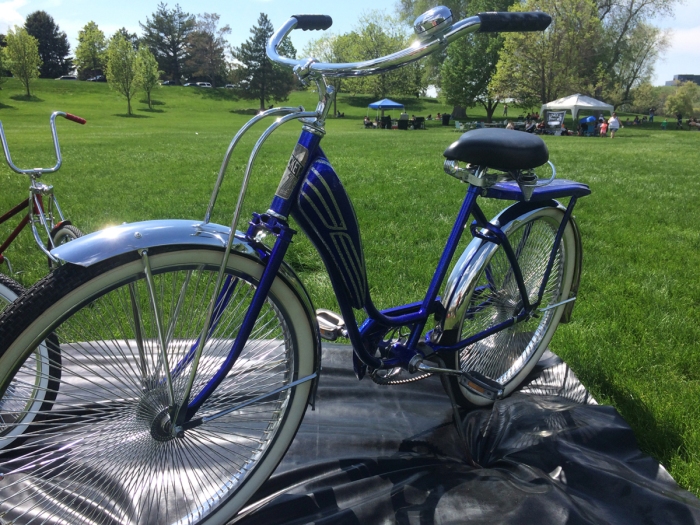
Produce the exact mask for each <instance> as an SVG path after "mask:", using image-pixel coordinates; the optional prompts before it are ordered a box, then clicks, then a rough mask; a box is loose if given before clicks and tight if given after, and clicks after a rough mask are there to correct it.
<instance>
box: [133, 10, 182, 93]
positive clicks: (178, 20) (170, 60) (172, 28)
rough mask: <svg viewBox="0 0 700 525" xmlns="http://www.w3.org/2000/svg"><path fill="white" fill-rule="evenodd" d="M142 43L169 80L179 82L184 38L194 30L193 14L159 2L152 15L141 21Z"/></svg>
mask: <svg viewBox="0 0 700 525" xmlns="http://www.w3.org/2000/svg"><path fill="white" fill-rule="evenodd" d="M139 25H140V26H141V29H143V37H142V39H143V42H144V43H145V44H146V45H147V46H148V48H149V49H150V50H151V53H153V55H154V56H155V57H156V60H157V61H158V67H160V69H162V70H163V72H164V74H165V76H167V77H168V78H169V79H171V80H177V81H179V80H180V79H181V78H182V75H183V69H184V65H185V61H186V60H187V58H188V48H187V47H188V46H187V37H188V35H189V34H190V33H191V32H192V31H194V29H195V17H194V16H193V15H191V14H189V13H185V12H184V11H182V9H181V8H180V6H179V5H178V4H176V5H175V7H174V8H173V9H168V4H165V3H160V4H158V8H157V9H156V12H155V13H153V15H152V17H151V18H146V23H145V24H141V23H140V22H139Z"/></svg>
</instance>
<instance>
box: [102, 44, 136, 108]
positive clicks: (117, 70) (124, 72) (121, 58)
mask: <svg viewBox="0 0 700 525" xmlns="http://www.w3.org/2000/svg"><path fill="white" fill-rule="evenodd" d="M136 63H137V58H136V50H135V49H134V46H133V45H132V44H131V42H129V41H128V40H127V39H126V38H124V37H123V36H122V35H121V34H120V33H116V34H115V35H114V36H113V37H112V39H111V40H110V41H109V46H108V47H107V82H109V85H110V87H111V88H112V89H114V90H115V91H116V92H117V93H119V94H121V95H123V96H124V97H126V103H127V110H128V114H129V115H131V99H132V97H133V96H134V93H136V89H137V88H138V81H137V78H136V74H137V73H136V69H137V64H136Z"/></svg>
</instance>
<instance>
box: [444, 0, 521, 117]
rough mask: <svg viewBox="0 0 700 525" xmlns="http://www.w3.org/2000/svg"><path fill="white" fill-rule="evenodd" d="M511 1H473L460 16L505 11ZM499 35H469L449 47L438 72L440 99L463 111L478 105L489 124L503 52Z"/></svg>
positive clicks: (501, 37) (493, 109)
mask: <svg viewBox="0 0 700 525" xmlns="http://www.w3.org/2000/svg"><path fill="white" fill-rule="evenodd" d="M514 1H515V0H473V1H472V2H470V4H469V8H468V10H467V11H466V12H465V13H464V16H472V15H475V14H477V13H480V12H485V11H507V10H508V8H509V7H510V6H511V5H512V4H513V2H514ZM503 40H504V37H503V35H502V34H500V33H477V34H474V33H472V34H470V35H467V36H466V37H464V38H460V39H459V40H457V41H455V42H453V43H452V44H450V45H449V46H448V48H447V57H446V58H445V60H444V62H443V63H442V67H441V68H440V77H441V88H442V89H441V95H442V96H444V97H445V99H446V100H447V102H448V103H449V104H453V105H455V106H461V107H463V108H466V107H472V106H474V105H476V104H477V103H478V104H481V105H482V106H483V107H484V109H485V110H486V119H487V121H488V122H491V118H492V116H493V113H494V111H495V110H496V107H497V106H498V103H499V100H500V99H499V94H498V93H496V92H495V91H494V90H493V89H492V87H491V85H490V84H491V79H492V78H493V76H494V74H495V73H496V64H497V63H498V57H499V54H500V52H501V49H503Z"/></svg>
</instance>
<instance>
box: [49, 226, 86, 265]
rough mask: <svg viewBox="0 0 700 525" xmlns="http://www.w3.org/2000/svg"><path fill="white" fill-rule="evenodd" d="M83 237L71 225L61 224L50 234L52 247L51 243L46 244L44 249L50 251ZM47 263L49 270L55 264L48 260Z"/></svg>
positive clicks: (81, 233)
mask: <svg viewBox="0 0 700 525" xmlns="http://www.w3.org/2000/svg"><path fill="white" fill-rule="evenodd" d="M83 235H85V234H84V233H83V232H81V231H80V230H79V229H78V228H76V227H75V226H73V225H72V224H61V225H59V226H58V227H57V228H54V230H53V231H52V232H51V243H53V246H52V244H51V243H47V246H46V249H47V250H49V251H51V250H52V249H53V248H55V247H57V246H60V245H61V244H66V243H67V242H70V241H74V240H75V239H77V238H79V237H82V236H83ZM48 261H49V269H54V268H55V267H56V264H55V263H54V262H53V261H52V260H51V259H48Z"/></svg>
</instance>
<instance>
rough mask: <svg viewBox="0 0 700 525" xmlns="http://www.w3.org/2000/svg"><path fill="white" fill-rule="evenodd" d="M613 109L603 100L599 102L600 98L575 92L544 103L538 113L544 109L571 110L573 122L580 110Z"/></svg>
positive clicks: (542, 112)
mask: <svg viewBox="0 0 700 525" xmlns="http://www.w3.org/2000/svg"><path fill="white" fill-rule="evenodd" d="M613 109H614V108H613V106H612V105H610V104H606V103H605V102H601V101H600V100H596V99H594V98H592V97H587V96H586V95H581V94H580V93H576V94H575V95H569V96H568V97H564V98H560V99H557V100H553V101H552V102H548V103H547V104H544V105H543V106H542V108H541V109H540V115H543V114H544V112H545V111H554V110H564V111H566V110H568V111H571V116H572V117H573V118H574V122H576V117H577V116H578V113H579V111H581V110H584V111H607V112H609V113H612V112H613Z"/></svg>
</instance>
